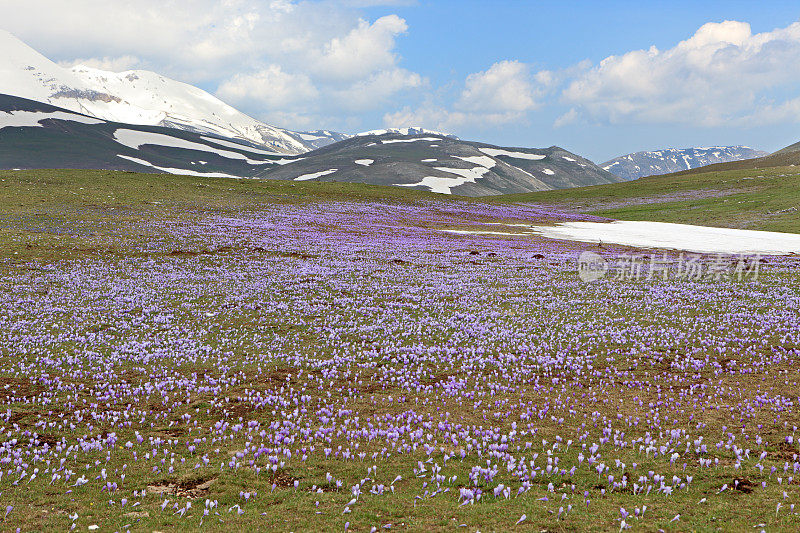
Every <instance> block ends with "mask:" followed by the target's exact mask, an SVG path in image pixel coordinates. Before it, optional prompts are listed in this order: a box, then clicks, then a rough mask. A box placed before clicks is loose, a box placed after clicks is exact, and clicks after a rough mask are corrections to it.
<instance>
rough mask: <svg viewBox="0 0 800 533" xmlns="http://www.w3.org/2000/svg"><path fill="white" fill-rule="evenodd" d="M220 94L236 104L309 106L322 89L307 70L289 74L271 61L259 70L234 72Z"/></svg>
mask: <svg viewBox="0 0 800 533" xmlns="http://www.w3.org/2000/svg"><path fill="white" fill-rule="evenodd" d="M217 95H218V96H219V97H220V98H222V99H223V100H225V101H226V102H230V103H231V104H233V105H242V104H245V105H248V104H257V105H261V106H264V107H266V108H267V109H269V110H274V109H286V108H289V107H294V106H295V105H297V104H301V105H305V106H308V105H309V104H311V103H313V101H314V100H316V98H317V97H318V96H319V91H318V90H317V88H316V87H315V86H314V84H313V83H312V81H311V79H310V78H309V77H308V76H306V75H305V74H290V73H287V72H284V71H283V69H282V68H281V67H280V66H279V65H270V66H269V67H267V68H264V69H261V70H259V71H256V72H252V73H248V74H236V75H234V76H233V77H232V78H230V79H229V80H226V81H224V82H223V83H222V84H221V85H220V86H219V89H218V90H217Z"/></svg>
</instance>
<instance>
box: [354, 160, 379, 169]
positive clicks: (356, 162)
mask: <svg viewBox="0 0 800 533" xmlns="http://www.w3.org/2000/svg"><path fill="white" fill-rule="evenodd" d="M374 162H375V160H374V159H356V160H355V161H353V163H355V164H356V165H364V166H365V167H368V166H370V165H371V164H372V163H374Z"/></svg>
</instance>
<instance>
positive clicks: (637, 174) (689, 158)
mask: <svg viewBox="0 0 800 533" xmlns="http://www.w3.org/2000/svg"><path fill="white" fill-rule="evenodd" d="M765 155H767V153H766V152H762V151H760V150H755V149H753V148H750V147H749V146H710V147H693V148H664V149H661V150H648V151H641V152H634V153H630V154H625V155H622V156H619V157H615V158H614V159H610V160H608V161H606V162H605V163H601V164H600V167H602V168H603V169H605V170H607V171H609V172H611V173H612V174H615V175H617V176H620V177H623V178H626V179H637V178H643V177H647V176H656V175H661V174H670V173H673V172H681V171H684V170H692V169H696V168H699V167H703V166H706V165H711V164H715V163H727V162H730V161H740V160H744V159H753V158H756V157H762V156H765Z"/></svg>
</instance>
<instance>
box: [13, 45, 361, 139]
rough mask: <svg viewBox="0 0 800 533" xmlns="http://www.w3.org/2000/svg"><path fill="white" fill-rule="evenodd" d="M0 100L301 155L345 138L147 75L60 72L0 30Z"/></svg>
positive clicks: (135, 72) (140, 72)
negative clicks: (282, 123) (285, 123)
mask: <svg viewBox="0 0 800 533" xmlns="http://www.w3.org/2000/svg"><path fill="white" fill-rule="evenodd" d="M0 51H2V54H0V94H8V95H13V96H18V97H21V98H27V99H31V100H35V101H38V102H44V103H49V104H51V105H54V106H56V107H61V108H65V109H69V110H71V111H74V112H77V113H81V114H84V115H88V116H92V117H96V118H101V119H104V120H108V121H111V122H121V123H127V124H136V125H147V126H162V127H169V128H177V129H181V130H186V131H192V132H196V133H205V134H213V135H219V136H223V137H230V138H233V139H238V140H242V141H246V142H249V143H255V144H257V145H259V146H260V147H261V148H267V149H269V150H271V151H274V152H276V153H283V154H299V153H303V152H307V151H309V150H313V149H315V148H319V147H320V146H324V145H325V144H330V143H332V142H336V141H338V140H341V139H344V138H347V135H344V134H340V133H335V132H329V131H316V132H296V131H290V130H286V129H283V128H278V127H275V126H271V125H269V124H265V123H263V122H261V121H258V120H256V119H254V118H252V117H250V116H248V115H246V114H244V113H242V112H240V111H238V110H237V109H235V108H233V107H231V106H229V105H227V104H225V103H224V102H222V101H220V100H219V99H218V98H216V97H215V96H213V95H211V94H209V93H207V92H206V91H203V90H201V89H199V88H197V87H194V86H192V85H189V84H186V83H182V82H179V81H175V80H172V79H169V78H167V77H165V76H161V75H159V74H156V73H155V72H149V71H144V70H131V71H126V72H119V73H115V72H108V71H103V70H98V69H94V68H89V67H86V66H82V65H79V66H75V67H72V68H65V67H62V66H60V65H58V64H56V63H54V62H52V61H50V60H49V59H48V58H46V57H44V56H43V55H42V54H40V53H38V52H37V51H36V50H34V49H33V48H31V47H29V46H28V45H26V44H25V43H23V42H22V41H20V40H19V39H17V38H16V37H14V36H13V35H11V34H10V33H8V32H6V31H3V30H0Z"/></svg>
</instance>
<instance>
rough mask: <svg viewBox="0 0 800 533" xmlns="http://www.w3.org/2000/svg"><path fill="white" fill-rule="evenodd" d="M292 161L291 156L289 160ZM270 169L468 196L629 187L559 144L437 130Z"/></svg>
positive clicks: (300, 177)
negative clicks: (513, 142) (489, 139)
mask: <svg viewBox="0 0 800 533" xmlns="http://www.w3.org/2000/svg"><path fill="white" fill-rule="evenodd" d="M287 159H288V158H287ZM292 159H294V162H293V163H291V164H286V165H271V166H269V167H265V168H264V173H263V174H262V175H263V176H264V177H266V178H270V179H285V180H295V181H343V182H351V183H369V184H373V185H395V186H398V187H409V188H413V189H418V190H422V191H429V192H437V193H442V194H459V195H463V196H491V195H498V194H513V193H524V192H534V191H547V190H552V189H564V188H569V187H581V186H586V185H599V184H603V183H615V182H620V181H624V180H623V179H622V178H619V177H617V176H615V175H613V174H611V173H609V172H606V171H605V170H603V169H601V168H599V167H598V166H597V165H595V164H594V163H592V162H591V161H589V160H588V159H584V158H583V157H580V156H579V155H576V154H573V153H571V152H568V151H566V150H564V149H562V148H559V147H557V146H551V147H550V148H509V147H500V146H494V145H491V144H485V143H478V142H470V141H464V140H461V139H458V138H455V137H453V136H449V135H445V134H442V133H438V132H433V131H430V130H422V129H420V128H412V129H411V130H408V129H403V130H394V131H387V130H376V131H374V132H365V133H364V134H360V135H356V136H354V137H352V138H350V139H347V140H345V141H341V142H338V143H336V144H332V145H330V146H326V147H324V148H320V149H319V150H315V151H313V152H310V153H308V154H304V155H301V156H295V157H294V158H292Z"/></svg>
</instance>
